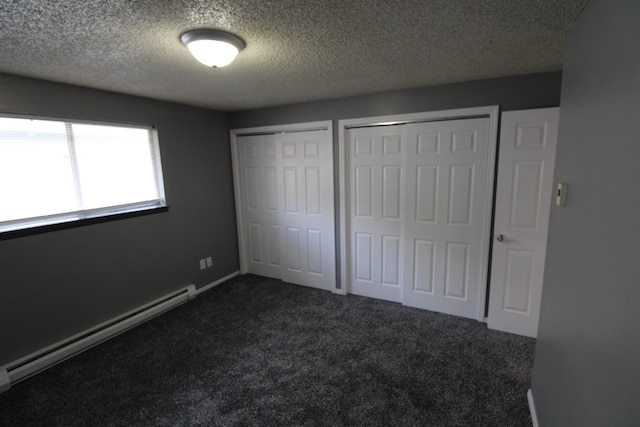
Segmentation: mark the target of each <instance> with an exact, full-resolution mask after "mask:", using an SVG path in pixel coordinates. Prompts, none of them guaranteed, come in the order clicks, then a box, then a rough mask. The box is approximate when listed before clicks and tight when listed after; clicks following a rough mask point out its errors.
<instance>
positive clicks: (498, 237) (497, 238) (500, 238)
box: [496, 234, 507, 242]
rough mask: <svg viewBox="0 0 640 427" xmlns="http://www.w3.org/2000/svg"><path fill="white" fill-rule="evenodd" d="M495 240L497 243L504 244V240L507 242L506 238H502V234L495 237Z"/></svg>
mask: <svg viewBox="0 0 640 427" xmlns="http://www.w3.org/2000/svg"><path fill="white" fill-rule="evenodd" d="M496 240H498V242H504V241H505V240H507V238H506V237H504V234H498V235H497V236H496Z"/></svg>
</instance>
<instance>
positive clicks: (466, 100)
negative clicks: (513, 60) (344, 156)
mask: <svg viewBox="0 0 640 427" xmlns="http://www.w3.org/2000/svg"><path fill="white" fill-rule="evenodd" d="M561 81H562V78H561V73H560V72H553V73H540V74H529V75H525V76H517V77H504V78H498V79H487V80H477V81H472V82H466V83H457V84H450V85H442V86H429V87H423V88H418V89H407V90H398V91H393V92H383V93H377V94H372V95H362V96H354V97H348V98H340V99H331V100H327V101H316V102H308V103H303V104H293V105H285V106H280V107H271V108H262V109H258V110H248V111H240V112H235V113H232V114H231V128H232V129H238V128H243V127H252V126H268V125H274V124H286V123H299V122H308V121H316V120H340V119H353V118H358V117H370V116H381V115H387V114H404V113H417V112H423V111H438V110H448V109H453V108H467V107H482V106H485V105H501V106H502V109H503V110H521V109H527V108H544V107H557V106H558V105H559V103H560V85H561ZM335 125H336V126H334V128H337V123H335ZM336 135H337V134H336ZM334 139H335V142H336V143H337V138H334Z"/></svg>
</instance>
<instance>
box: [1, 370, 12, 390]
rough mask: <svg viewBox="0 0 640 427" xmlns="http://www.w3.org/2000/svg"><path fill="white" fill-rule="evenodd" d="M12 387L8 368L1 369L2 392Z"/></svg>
mask: <svg viewBox="0 0 640 427" xmlns="http://www.w3.org/2000/svg"><path fill="white" fill-rule="evenodd" d="M10 388H11V379H10V378H9V373H7V370H6V369H2V370H0V393H3V392H5V391H7V390H9V389H10Z"/></svg>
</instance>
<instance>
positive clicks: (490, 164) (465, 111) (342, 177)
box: [337, 105, 500, 322]
mask: <svg viewBox="0 0 640 427" xmlns="http://www.w3.org/2000/svg"><path fill="white" fill-rule="evenodd" d="M475 118H489V149H488V154H487V156H488V158H487V182H486V189H485V191H486V195H487V196H486V197H487V200H486V202H487V203H486V207H485V210H484V213H483V220H482V223H483V224H484V230H483V240H482V244H481V248H482V257H481V258H482V265H481V266H480V268H481V277H482V280H481V282H480V289H479V291H478V301H477V302H476V307H477V309H476V319H477V320H478V321H481V322H485V321H486V319H485V315H484V313H485V303H486V300H487V281H488V271H489V256H490V244H491V225H492V222H493V221H492V210H493V196H494V182H495V165H496V153H497V151H496V150H497V141H498V121H499V118H500V107H499V106H498V105H492V106H485V107H475V108H461V109H454V110H442V111H429V112H422V113H411V114H394V115H388V116H376V117H363V118H358V119H346V120H340V121H339V122H338V175H339V187H338V193H339V200H338V206H339V211H340V243H339V245H340V247H339V253H340V256H339V261H340V262H339V271H340V273H339V274H340V283H341V289H339V290H337V293H340V294H347V293H348V291H349V287H350V283H349V279H348V278H349V276H350V274H349V273H350V268H351V266H350V265H349V259H350V248H349V246H348V240H349V239H348V236H349V232H350V229H349V213H348V209H347V206H348V203H347V200H348V199H347V195H348V193H347V192H348V186H347V179H346V177H347V176H348V173H349V171H348V170H347V157H348V154H349V153H348V151H347V149H348V147H347V141H346V132H347V130H348V129H352V128H358V127H372V126H389V125H402V124H409V123H420V122H435V121H443V120H460V119H475ZM404 238H405V236H403V239H404Z"/></svg>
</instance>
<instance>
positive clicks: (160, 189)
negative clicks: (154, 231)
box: [0, 111, 169, 240]
mask: <svg viewBox="0 0 640 427" xmlns="http://www.w3.org/2000/svg"><path fill="white" fill-rule="evenodd" d="M0 118H9V119H23V120H42V121H53V122H58V123H62V124H64V126H65V128H67V127H70V126H72V125H74V124H77V125H95V126H105V127H120V128H130V129H132V128H133V129H135V128H137V129H144V130H146V131H148V132H149V143H150V147H151V153H150V154H151V156H152V164H153V175H154V182H155V185H156V189H157V193H158V198H156V199H151V200H141V201H137V202H132V203H125V204H120V205H113V206H106V207H100V208H92V209H80V210H76V211H71V212H63V213H55V214H50V215H41V216H36V217H30V218H19V219H14V220H8V221H2V222H0V240H5V239H7V238H13V237H18V236H24V235H31V234H38V233H40V232H47V231H53V230H60V229H67V228H73V227H77V226H83V225H87V224H96V223H102V222H108V221H112V220H119V219H123V218H130V217H136V216H141V215H147V214H152V213H159V212H167V211H168V210H169V205H168V204H167V198H166V194H165V186H164V174H163V168H162V158H161V153H160V141H159V138H158V129H157V127H156V126H154V125H150V124H146V123H139V122H121V121H112V120H92V119H91V120H90V119H77V118H69V117H62V116H44V115H34V114H21V113H8V112H2V111H0ZM73 155H75V153H74V154H73ZM75 161H76V160H75V159H74V160H73V162H75Z"/></svg>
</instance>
